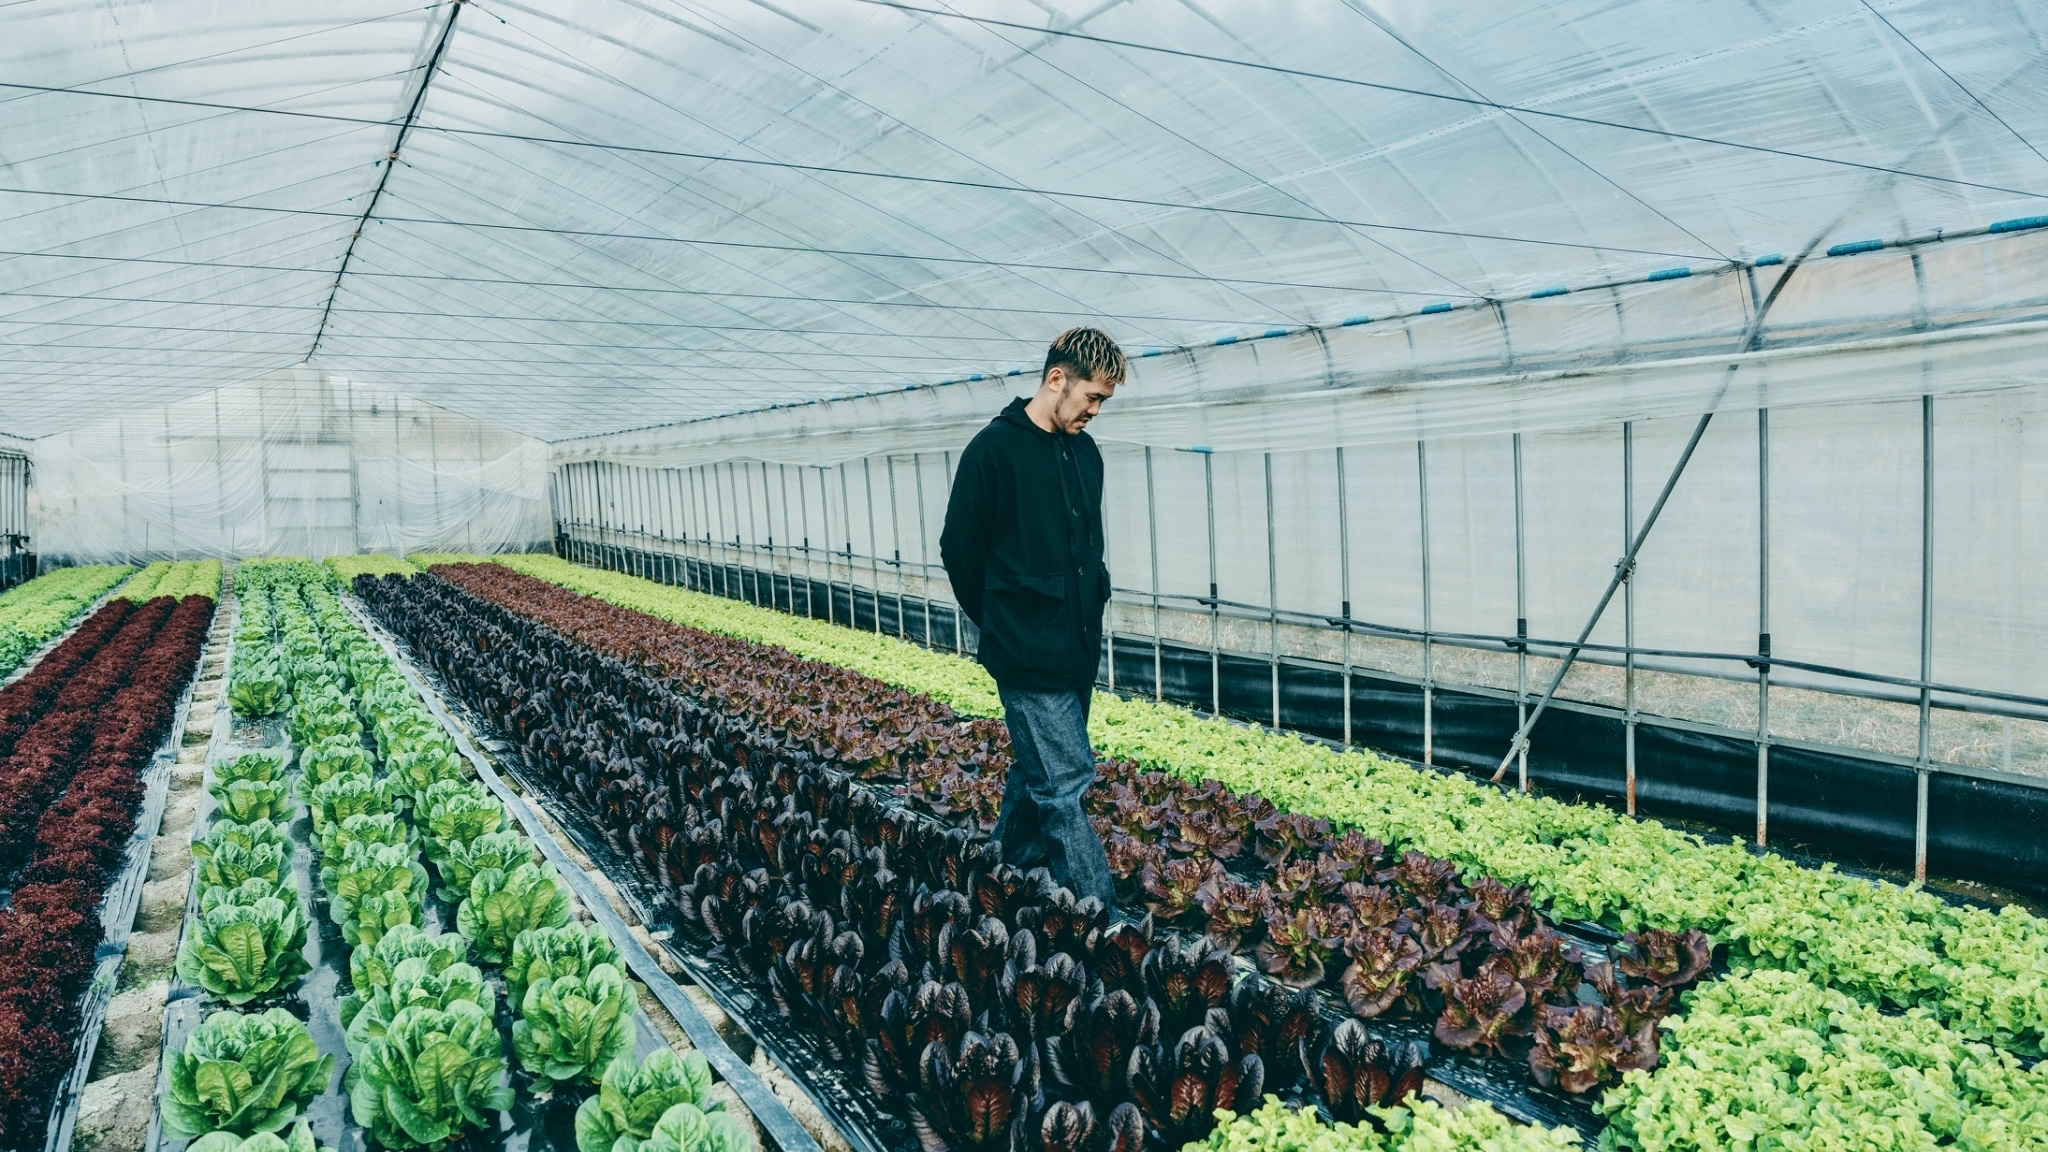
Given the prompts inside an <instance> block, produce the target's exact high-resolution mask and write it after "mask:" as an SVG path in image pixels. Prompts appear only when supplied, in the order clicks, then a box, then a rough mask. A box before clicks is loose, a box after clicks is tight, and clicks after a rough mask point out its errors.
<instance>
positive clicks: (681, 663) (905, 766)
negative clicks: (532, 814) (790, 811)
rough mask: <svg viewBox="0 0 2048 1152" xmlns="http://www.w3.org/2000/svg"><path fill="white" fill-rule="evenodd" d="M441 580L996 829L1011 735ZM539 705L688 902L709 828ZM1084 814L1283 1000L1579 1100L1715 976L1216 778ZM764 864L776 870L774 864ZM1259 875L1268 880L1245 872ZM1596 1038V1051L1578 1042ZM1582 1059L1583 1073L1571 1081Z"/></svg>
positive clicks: (907, 697)
mask: <svg viewBox="0 0 2048 1152" xmlns="http://www.w3.org/2000/svg"><path fill="white" fill-rule="evenodd" d="M433 574H434V575H435V576H438V577H441V578H442V579H445V580H448V581H450V582H452V583H453V584H455V585H456V586H457V587H460V588H462V589H464V590H465V591H468V592H470V593H471V594H473V595H476V596H480V597H482V598H484V599H486V600H488V601H491V602H492V603H494V604H498V605H501V606H503V607H505V608H507V609H510V610H511V611H513V612H516V613H518V614H519V615H521V616H523V617H525V618H527V619H530V620H535V621H538V622H540V623H542V624H544V625H546V626H547V627H548V628H550V629H552V630H554V631H555V632H557V633H559V634H561V635H563V636H565V637H570V638H573V639H575V640H577V641H579V642H581V643H583V644H586V645H589V646H590V647H592V648H593V649H595V650H597V651H600V652H603V653H605V654H606V655H608V656H611V657H615V658H619V659H623V660H627V661H630V662H632V663H633V664H635V665H637V666H640V667H643V668H646V669H648V670H649V671H651V672H654V673H656V674H657V675H659V676H660V677H662V678H663V679H665V680H666V681H667V682H668V683H669V684H671V685H674V686H675V687H676V688H677V689H679V690H681V691H685V692H687V693H690V694H692V695H697V696H700V697H701V698H703V699H706V700H711V701H716V702H717V703H718V706H719V707H720V708H722V709H724V710H726V711H728V712H729V713H730V714H732V715H734V716H736V717H740V718H743V719H744V720H745V721H746V722H747V723H750V724H758V725H761V726H762V727H764V728H765V729H767V730H768V731H771V732H774V733H775V734H776V735H777V736H778V737H780V738H781V739H782V740H784V741H787V742H789V743H791V744H793V745H795V746H797V747H799V748H803V749H805V750H806V751H807V752H809V753H810V754H811V755H814V756H816V757H817V758H819V759H821V760H824V761H828V762H834V763H837V764H840V765H844V766H846V767H847V768H849V769H851V770H853V771H855V772H857V773H858V774H860V775H861V776H863V777H865V778H867V779H869V780H874V781H877V782H881V783H892V784H895V786H896V787H895V790H896V791H897V792H898V794H900V795H903V796H904V797H905V798H906V799H908V800H910V801H912V802H913V803H914V804H917V805H919V806H921V807H922V808H924V809H925V810H926V811H929V812H931V813H933V814H934V815H937V816H939V817H941V818H944V819H945V820H947V821H948V822H950V823H951V824H953V825H955V826H957V827H959V828H961V829H962V830H964V831H966V832H968V833H970V834H973V833H976V832H985V831H986V830H987V829H988V827H989V826H990V825H991V824H992V823H993V821H994V817H995V810H996V806H997V804H998V802H999V801H1000V798H1001V796H1002V791H1003V782H1004V776H1005V774H1006V773H1007V771H1008V768H1009V763H1010V756H1009V744H1008V735H1007V732H1006V731H1005V730H1004V729H1003V728H1002V726H1001V725H1000V724H997V723H994V722H992V721H987V720H979V721H975V722H973V723H972V724H969V725H962V724H961V723H960V722H959V721H958V720H957V719H956V718H954V716H953V713H952V712H951V711H950V710H948V709H947V708H946V707H945V706H944V705H943V704H940V703H938V702H936V701H933V700H931V699H929V698H927V697H920V696H916V695H913V694H907V693H904V692H902V691H901V690H899V689H895V688H891V687H889V686H887V685H884V684H882V683H881V682H879V681H876V680H873V679H871V678H869V677H866V676H863V675H861V674H859V673H856V672H853V671H850V670H848V669H844V668H839V667H836V666H833V665H827V664H820V663H817V662H814V661H809V660H804V659H802V658H800V657H797V656H794V655H792V654H791V653H789V652H787V651H784V650H782V649H778V648H773V647H769V646H765V645H761V644H757V643H753V642H750V641H745V640H740V639H737V638H733V637H727V636H720V635H715V634H712V633H706V632H701V631H698V630H695V629H690V628H686V627H683V626H680V625H676V624H673V623H670V622H667V621H661V620H656V619H654V618H651V617H648V616H646V615H644V614H641V613H638V612H633V611H631V610H628V609H625V608H621V607H618V606H616V605H612V604H609V603H606V602H604V601H602V600H597V599H594V598H591V597H587V596H583V595H580V594H577V593H575V592H572V591H570V590H568V589H565V588H561V587H559V586H557V585H553V584H548V583H545V582H542V581H539V580H535V579H533V578H531V577H527V576H524V575H521V574H518V573H515V572H512V571H510V570H508V569H506V568H503V567H501V566H498V565H491V564H483V565H437V566H435V568H434V569H433ZM559 683H560V685H561V687H562V689H563V690H564V691H566V692H568V693H571V694H576V695H580V694H582V693H583V692H585V691H592V692H605V691H607V690H608V688H609V686H606V685H602V684H597V683H593V682H591V681H590V680H589V678H588V677H587V676H585V675H583V674H581V673H571V674H570V675H567V676H565V677H563V678H562V679H561V680H560V681H559ZM614 691H615V690H614ZM565 703H566V702H565ZM538 704H539V702H537V701H536V702H530V703H528V704H526V706H523V707H522V708H521V709H520V710H518V711H515V713H514V715H513V716H512V717H511V724H512V727H513V729H514V735H515V736H517V737H518V738H520V739H522V740H525V741H528V743H529V749H530V751H531V752H532V753H533V754H534V755H535V756H536V758H537V759H539V760H541V761H543V762H548V763H561V764H565V765H566V769H567V771H568V772H569V774H570V779H569V783H570V784H571V786H572V787H573V788H574V789H575V790H576V791H577V792H578V793H580V794H582V795H584V796H585V797H587V798H588V799H589V800H590V802H591V803H592V804H593V806H595V807H596V808H597V809H599V810H600V812H601V813H602V815H603V818H604V820H605V822H606V824H607V826H608V827H610V828H613V829H617V830H619V834H620V835H622V836H624V837H625V838H627V839H630V840H631V841H632V845H631V847H632V848H633V849H634V850H636V851H637V852H638V853H639V855H640V856H641V857H642V859H643V860H645V862H646V863H647V865H648V867H649V868H650V870H651V871H653V873H654V874H655V875H656V876H657V877H659V878H661V880H662V882H663V883H664V884H665V885H666V886H667V887H668V888H669V889H670V890H671V891H672V892H677V891H679V889H680V888H681V887H682V886H683V885H685V884H686V883H688V882H689V881H691V880H692V879H693V878H694V873H695V871H696V869H697V868H698V867H699V866H700V865H701V864H702V863H703V862H705V861H706V860H707V859H712V858H715V856H716V853H715V852H710V851H707V850H706V849H707V848H709V847H710V842H709V841H708V840H707V837H706V834H705V832H704V830H703V829H702V828H692V827H689V826H688V825H687V822H686V821H684V820H682V819H681V816H682V813H681V811H680V810H679V808H678V806H677V805H675V804H673V803H667V802H664V801H662V800H659V799H656V800H653V801H652V802H651V803H650V802H649V801H648V799H647V796H648V787H647V782H646V780H645V779H644V776H645V772H644V769H642V768H640V767H638V766H636V764H635V763H633V762H629V761H625V760H621V759H620V758H618V757H617V756H616V755H613V754H611V753H609V752H604V753H600V752H599V751H598V750H596V749H593V748H589V747H584V746H579V740H578V737H577V736H576V735H575V730H576V729H577V727H578V725H576V724H574V723H571V724H568V725H564V726H563V727H564V731H563V732H562V733H561V734H559V735H557V734H550V733H547V732H543V731H539V730H538V729H536V728H535V727H534V724H535V720H534V719H529V716H533V717H536V718H537V715H538V714H537V713H536V712H535V711H534V707H535V706H537V705H538ZM552 706H554V707H561V706H563V705H559V704H558V705H552ZM567 706H568V707H570V708H571V709H574V708H576V707H577V705H575V704H573V703H567ZM675 745H676V742H675V741H673V740H672V741H668V742H665V743H650V745H649V746H648V748H647V752H648V753H650V754H651V759H652V760H654V761H659V760H662V759H664V758H675V757H680V758H683V759H686V760H688V761H689V762H691V763H693V764H694V763H697V762H699V761H701V760H703V758H704V755H705V751H706V750H705V749H703V748H702V747H677V746H675ZM649 758H650V757H639V758H636V759H641V760H646V759H649ZM1088 807H1089V811H1090V814H1091V816H1092V817H1093V818H1094V821H1095V825H1096V828H1097V830H1098V832H1099V833H1100V834H1101V835H1102V836H1103V839H1104V842H1105V846H1106V849H1107V853H1108V856H1109V863H1110V868H1111V871H1112V873H1114V874H1115V876H1116V878H1117V880H1118V882H1119V884H1118V889H1119V896H1120V898H1121V902H1123V903H1124V904H1126V905H1127V906H1129V907H1132V908H1133V909H1136V908H1140V907H1142V908H1143V909H1144V910H1146V911H1149V912H1150V913H1151V914H1152V916H1153V917H1154V918H1155V920H1156V921H1157V923H1158V924H1159V925H1160V926H1162V927H1167V926H1170V927H1175V928H1179V929H1182V930H1185V931H1189V932H1202V933H1205V934H1206V935H1207V936H1208V938H1209V939H1210V940H1211V941H1212V942H1213V943H1214V944H1216V945H1218V946H1220V947H1222V948H1225V949H1228V950H1231V951H1236V952H1240V953H1243V954H1245V955H1246V956H1247V957H1249V958H1251V959H1253V960H1255V961H1256V962H1257V963H1258V965H1259V966H1260V968H1261V969H1263V970H1264V971H1265V972H1267V973H1268V974H1270V975H1271V976H1273V977H1274V978H1275V979H1276V980H1278V981H1280V982H1282V983H1284V984H1288V985H1292V986H1297V987H1307V986H1311V985H1325V986H1327V987H1329V988H1330V989H1331V991H1332V992H1333V993H1337V994H1339V995H1341V996H1342V997H1343V998H1344V999H1345V1000H1346V1001H1348V1002H1349V1004H1350V1006H1351V1008H1352V1010H1353V1011H1354V1012H1355V1013H1356V1014H1357V1015H1358V1016H1360V1017H1363V1018H1374V1017H1380V1016H1387V1015H1395V1016H1408V1017H1411V1018H1420V1019H1421V1020H1423V1021H1425V1022H1429V1023H1431V1024H1433V1028H1432V1033H1433V1037H1434V1040H1435V1041H1436V1042H1437V1043H1438V1044H1440V1045H1442V1046H1443V1047H1445V1048H1449V1049H1456V1050H1460V1051H1470V1052H1477V1053H1485V1054H1491V1055H1498V1056H1503V1057H1506V1058H1509V1059H1513V1060H1517V1061H1526V1062H1527V1063H1528V1065H1529V1069H1530V1074H1531V1076H1532V1077H1533V1078H1534V1079H1536V1080H1537V1081H1539V1082H1540V1083H1543V1084H1545V1085H1548V1086H1554V1087H1559V1088H1562V1089H1564V1090H1565V1091H1568V1092H1572V1093H1583V1092H1587V1091H1590V1090H1592V1089H1594V1088H1597V1087H1599V1086H1600V1085H1602V1084H1606V1083H1612V1082H1614V1081H1616V1080H1618V1079H1619V1078H1620V1076H1621V1075H1622V1074H1623V1073H1625V1072H1627V1071H1629V1070H1630V1069H1635V1068H1643V1069H1647V1068H1650V1067H1654V1066H1655V1064H1656V1062H1657V1059H1658V1053H1657V1048H1656V1027H1655V1026H1656V1022H1657V1021H1658V1020H1659V1019H1661V1018H1662V1017H1663V1016H1664V1015H1666V1014H1667V1013H1669V1012H1670V1011H1671V1010H1672V1009H1673V1008H1674V1007H1675V1006H1676V1000H1677V997H1676V995H1675V992H1676V991H1677V990H1679V989H1682V988H1683V987H1688V986H1690V985H1691V983H1693V982H1694V981H1695V980H1697V979H1699V978H1700V977H1701V976H1703V975H1705V974H1706V964H1705V959H1706V955H1707V952H1708V943H1707V941H1706V938H1705V937H1704V936H1703V935H1701V934H1700V933H1698V932H1692V933H1686V934H1674V933H1666V932H1659V931H1651V932H1646V933H1644V934H1642V937H1641V939H1640V940H1638V939H1637V938H1636V937H1635V936H1634V935H1633V934H1632V935H1631V938H1630V939H1629V940H1628V941H1627V942H1626V943H1625V945H1624V949H1623V951H1624V954H1632V953H1633V952H1634V951H1635V950H1636V949H1639V948H1641V949H1645V950H1653V951H1654V950H1661V951H1663V952H1667V953H1670V952H1674V951H1675V950H1677V949H1679V948H1684V949H1686V950H1687V951H1688V953H1696V954H1697V955H1698V957H1699V960H1700V962H1699V963H1698V964H1696V965H1693V966H1691V968H1690V971H1688V972H1687V973H1686V974H1685V977H1684V978H1683V979H1682V980H1679V981H1675V982H1672V984H1671V985H1669V986H1668V987H1669V989H1670V990H1669V991H1665V990H1663V989H1664V988H1666V987H1667V986H1665V985H1661V984H1659V983H1658V982H1655V981H1649V980H1646V979H1645V978H1644V977H1643V976H1641V975H1639V974H1638V973H1636V972H1633V971H1630V970H1629V969H1628V968H1626V967H1624V968H1623V969H1622V970H1621V972H1619V973H1617V972H1615V971H1614V970H1613V969H1611V968H1609V967H1608V966H1607V965H1603V964H1586V963H1585V962H1584V961H1583V959H1582V957H1581V956H1580V954H1579V953H1578V952H1577V950H1576V949H1573V948H1571V947H1570V946H1569V945H1568V944H1567V943H1566V942H1565V941H1564V940H1562V939H1561V938H1560V937H1559V936H1558V935H1557V934H1556V933H1555V931H1553V929H1552V928H1551V926H1550V925H1549V924H1548V923H1546V922H1545V920H1544V918H1543V917H1542V916H1541V915H1540V914H1539V913H1537V912H1536V911H1535V910H1533V909H1532V908H1531V907H1530V905H1529V894H1528V892H1527V890H1526V889H1522V888H1519V887H1517V888H1509V887H1507V886H1505V885H1502V884H1500V883H1498V882H1496V881H1494V880H1491V879H1488V878H1483V877H1482V878H1475V879H1472V880H1471V881H1470V882H1469V883H1468V882H1467V880H1466V878H1464V877H1462V876H1461V875H1460V873H1459V870H1458V869H1457V867H1456V866H1455V865H1454V864H1452V863H1451V862H1449V861H1446V860H1439V859H1434V858H1431V857H1428V856H1425V855H1422V854H1420V853H1415V852H1409V853H1405V854H1402V855H1400V856H1398V857H1396V856H1394V855H1393V854H1391V853H1389V852H1388V851H1387V850H1386V847H1385V845H1384V844H1382V843H1381V842H1380V841H1378V840H1374V839H1369V838H1367V837H1365V836H1363V835H1362V834H1360V833H1358V832H1356V831H1350V832H1342V833H1339V832H1336V831H1334V830H1333V829H1332V828H1331V827H1330V825H1329V823H1328V822H1327V821H1324V820H1321V819H1315V818H1312V817H1308V816H1302V815H1297V814H1293V813H1286V812H1279V811H1277V810H1276V809H1275V808H1274V806H1273V805H1272V804H1271V803H1269V802H1267V801H1266V800H1264V799H1263V798H1261V797H1258V796H1256V795H1239V794H1237V793H1235V792H1233V791H1232V790H1230V789H1229V788H1227V787H1225V786H1223V785H1222V784H1220V783H1218V782H1216V781H1213V780H1212V781H1204V782H1202V783H1201V784H1193V783H1190V782H1188V781H1185V780H1181V779H1178V778H1175V777H1171V776H1167V775H1164V774H1161V773H1157V772H1140V771H1138V770H1137V766H1136V765H1134V764H1130V763H1128V762H1111V763H1108V764H1106V765H1104V766H1103V774H1102V779H1101V781H1100V782H1099V783H1098V784H1097V785H1096V787H1095V788H1093V789H1091V791H1090V793H1089V798H1088ZM773 817H774V813H773V812H771V811H768V810H766V809H765V808H764V809H762V810H761V811H759V812H756V813H755V814H754V819H752V820H751V821H749V822H748V827H749V830H750V834H751V835H752V836H753V837H754V838H756V839H766V838H773V837H774V836H776V835H777V832H776V831H775V829H774V827H773V825H772V820H773ZM620 847H621V849H622V850H624V849H625V848H626V847H627V846H626V845H625V844H621V845H620ZM763 851H764V854H765V856H766V857H769V858H772V857H773V856H774V855H775V850H774V849H773V847H772V846H767V845H764V846H763ZM1253 860H1256V861H1257V866H1256V867H1258V868H1259V869H1260V870H1262V871H1263V873H1264V875H1263V877H1260V878H1252V877H1250V876H1249V875H1248V874H1247V868H1248V867H1252V865H1251V861H1253ZM1227 865H1229V866H1234V867H1235V868H1236V871H1237V873H1238V874H1237V875H1233V874H1232V872H1231V871H1229V870H1227V869H1226V866H1227ZM1624 1023H1625V1024H1626V1025H1627V1026H1626V1027H1625V1028H1624V1027H1623V1025H1624ZM1589 1030H1590V1032H1589ZM1595 1033H1597V1040H1596V1041H1588V1042H1586V1043H1581V1042H1580V1040H1579V1039H1576V1038H1577V1037H1584V1036H1590V1035H1593V1034H1595ZM1566 1048H1571V1049H1573V1050H1574V1051H1579V1052H1585V1053H1587V1055H1584V1056H1583V1057H1573V1058H1572V1059H1571V1061H1570V1062H1574V1063H1575V1068H1574V1070H1573V1071H1572V1073H1571V1074H1569V1075H1560V1074H1559V1073H1558V1070H1557V1065H1558V1061H1559V1058H1560V1057H1559V1054H1560V1053H1561V1052H1563V1051H1564V1050H1565V1049H1566Z"/></svg>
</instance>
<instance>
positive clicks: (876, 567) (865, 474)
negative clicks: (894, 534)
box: [846, 456, 882, 636]
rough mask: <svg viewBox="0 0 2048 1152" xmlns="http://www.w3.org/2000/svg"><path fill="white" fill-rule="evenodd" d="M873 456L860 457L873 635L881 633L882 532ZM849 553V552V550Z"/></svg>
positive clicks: (850, 540) (848, 543) (849, 537)
mask: <svg viewBox="0 0 2048 1152" xmlns="http://www.w3.org/2000/svg"><path fill="white" fill-rule="evenodd" d="M872 460H873V457H869V456H863V457H861V458H860V484H861V490H862V491H863V492H864V493H865V494H866V495H867V502H868V596H869V598H870V599H872V600H873V601H874V602H875V635H877V636H880V635H881V634H882V533H881V531H880V529H878V528H876V527H875V470H874V469H873V468H872V467H870V466H869V465H870V463H871V461H872ZM846 546H847V548H848V549H849V550H850V549H851V548H852V547H853V537H852V533H850V532H849V533H848V534H847V541H846ZM849 555H851V553H850V552H849Z"/></svg>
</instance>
